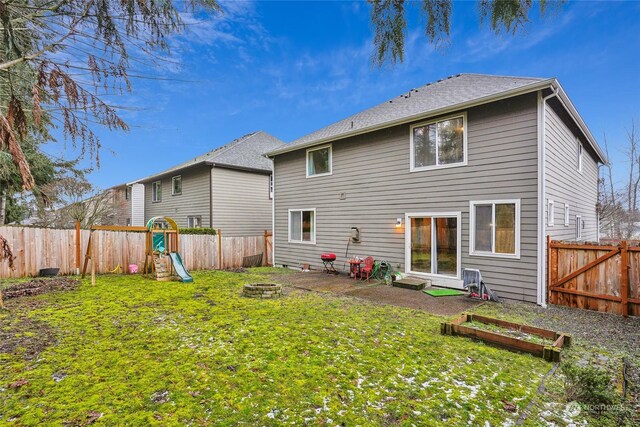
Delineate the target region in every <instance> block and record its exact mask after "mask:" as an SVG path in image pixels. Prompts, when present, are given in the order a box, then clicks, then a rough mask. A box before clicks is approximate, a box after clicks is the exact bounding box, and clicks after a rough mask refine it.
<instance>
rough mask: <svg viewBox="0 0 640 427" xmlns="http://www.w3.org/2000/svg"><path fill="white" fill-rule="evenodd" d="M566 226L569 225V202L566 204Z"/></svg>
mask: <svg viewBox="0 0 640 427" xmlns="http://www.w3.org/2000/svg"><path fill="white" fill-rule="evenodd" d="M564 226H565V227H568V226H569V205H568V204H567V203H565V204H564Z"/></svg>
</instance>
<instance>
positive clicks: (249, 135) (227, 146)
mask: <svg viewBox="0 0 640 427" xmlns="http://www.w3.org/2000/svg"><path fill="white" fill-rule="evenodd" d="M260 132H263V131H261V130H259V131H254V132H249V133H247V134H245V135H242V136H241V137H239V138H236V139H234V140H233V141H231V142H227V143H226V144H224V145H222V146H220V147H218V148H216V149H214V150H212V151H210V153H211V154H213V153H214V152H216V151H218V152H217V153H216V154H215V155H213V156H211V158H210V160H213V159H214V158H215V157H218V156H220V155H221V154H223V153H226V152H227V151H229V150H230V149H232V148H234V147H236V146H238V145H240V144H242V143H243V142H246V141H248V140H250V139H251V138H253V137H254V136H256V135H257V134H259V133H260Z"/></svg>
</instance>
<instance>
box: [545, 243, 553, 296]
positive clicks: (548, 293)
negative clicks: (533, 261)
mask: <svg viewBox="0 0 640 427" xmlns="http://www.w3.org/2000/svg"><path fill="white" fill-rule="evenodd" d="M546 273H547V274H546V280H547V302H548V303H551V302H552V301H551V236H550V235H548V234H547V271H546Z"/></svg>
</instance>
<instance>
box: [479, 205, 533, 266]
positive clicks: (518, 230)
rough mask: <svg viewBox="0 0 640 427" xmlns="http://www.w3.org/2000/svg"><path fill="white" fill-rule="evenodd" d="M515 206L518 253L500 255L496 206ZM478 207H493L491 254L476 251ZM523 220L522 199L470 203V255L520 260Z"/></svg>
mask: <svg viewBox="0 0 640 427" xmlns="http://www.w3.org/2000/svg"><path fill="white" fill-rule="evenodd" d="M505 204H515V206H516V230H515V231H516V252H515V254H500V253H496V251H495V250H496V248H495V247H496V238H495V222H496V221H495V215H496V209H495V205H505ZM476 205H493V208H492V212H491V216H492V219H491V252H485V251H476V250H475V249H474V248H475V246H476V244H475V243H476V242H475V239H476V233H475V230H476V209H475V207H476ZM521 221H522V218H521V217H520V199H505V200H472V201H470V202H469V255H470V256H481V257H489V258H508V259H520V223H521Z"/></svg>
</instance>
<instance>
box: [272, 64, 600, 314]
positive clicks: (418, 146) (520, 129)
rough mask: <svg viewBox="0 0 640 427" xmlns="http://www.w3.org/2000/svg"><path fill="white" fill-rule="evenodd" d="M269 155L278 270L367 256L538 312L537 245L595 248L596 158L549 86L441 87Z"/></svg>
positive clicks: (485, 79) (557, 90)
mask: <svg viewBox="0 0 640 427" xmlns="http://www.w3.org/2000/svg"><path fill="white" fill-rule="evenodd" d="M268 155H269V156H270V157H271V158H272V159H273V160H274V177H275V202H274V217H275V221H274V222H275V228H274V239H275V240H274V263H275V264H277V265H287V266H290V267H298V266H299V265H301V264H303V263H308V264H310V265H311V266H312V268H318V269H319V268H321V267H322V263H321V261H320V255H321V253H323V252H334V253H336V255H337V256H338V259H337V261H336V266H338V267H342V268H345V267H344V266H345V265H346V264H345V263H346V261H347V259H348V258H350V257H352V256H353V255H358V256H360V257H364V256H367V255H372V256H373V257H374V258H376V259H378V260H386V261H388V262H390V263H391V264H392V265H393V267H394V268H395V269H397V270H400V271H402V272H406V273H409V274H410V275H415V276H423V277H427V278H431V279H432V280H433V283H434V284H437V285H441V286H450V287H460V286H461V285H462V280H461V278H462V270H463V269H464V268H478V269H480V270H481V272H482V276H483V278H484V280H485V282H486V283H487V284H488V285H489V286H490V287H491V288H492V289H494V290H495V291H496V292H497V293H498V294H499V296H501V297H504V298H509V299H517V300H524V301H531V302H537V303H539V304H545V300H546V289H545V286H546V283H545V280H544V278H545V248H546V244H545V240H546V236H547V235H550V236H551V237H552V238H553V239H565V240H582V241H584V240H597V238H598V236H597V223H598V219H597V214H596V202H597V191H598V185H597V180H598V163H601V162H604V160H605V159H604V154H603V152H602V150H601V149H600V148H599V147H598V145H597V143H596V141H595V139H594V138H593V136H592V135H591V133H590V132H589V130H588V128H587V126H586V125H585V123H584V122H583V120H582V119H581V118H580V115H579V114H578V112H577V111H576V109H575V107H574V106H573V104H572V103H571V101H570V100H569V98H568V97H567V95H566V94H565V92H564V90H563V89H562V87H561V86H560V84H559V83H558V81H557V80H556V79H539V78H518V77H501V76H490V75H477V74H461V75H457V76H453V77H449V78H447V79H443V80H439V81H438V82H435V83H430V84H427V85H425V86H422V87H420V88H418V89H412V90H410V91H409V92H407V93H405V94H403V95H401V96H399V97H397V98H394V99H391V100H389V101H387V102H385V103H383V104H380V105H378V106H376V107H373V108H371V109H368V110H365V111H363V112H360V113H358V114H355V115H353V116H351V117H349V118H347V119H344V120H342V121H339V122H337V123H334V124H332V125H330V126H327V127H325V128H323V129H320V130H318V131H316V132H313V133H311V134H309V135H306V136H304V137H302V138H300V139H297V140H295V141H293V142H292V143H290V144H287V145H286V146H283V147H281V148H278V149H276V150H273V151H271V152H270V153H268ZM354 227H355V228H357V231H353V233H357V234H358V236H357V237H359V241H358V242H355V241H351V243H350V245H349V248H348V254H347V255H345V251H346V249H347V242H348V241H349V238H350V236H351V235H352V228H354Z"/></svg>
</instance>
